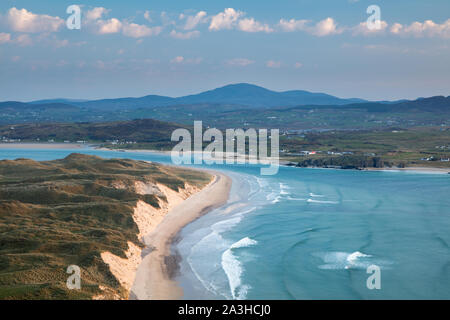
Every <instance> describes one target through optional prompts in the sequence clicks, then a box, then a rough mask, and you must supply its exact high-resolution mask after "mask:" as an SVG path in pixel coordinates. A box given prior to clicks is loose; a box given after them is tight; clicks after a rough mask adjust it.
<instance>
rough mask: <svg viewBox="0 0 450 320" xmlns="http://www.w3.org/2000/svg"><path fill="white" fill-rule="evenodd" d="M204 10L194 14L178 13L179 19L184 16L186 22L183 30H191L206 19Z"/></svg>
mask: <svg viewBox="0 0 450 320" xmlns="http://www.w3.org/2000/svg"><path fill="white" fill-rule="evenodd" d="M206 15H207V14H206V12H205V11H199V12H198V13H197V14H196V15H195V16H187V17H186V16H185V15H183V14H181V15H180V19H184V18H186V24H185V25H184V30H192V29H195V27H197V25H198V24H200V23H204V22H206V21H207V19H206Z"/></svg>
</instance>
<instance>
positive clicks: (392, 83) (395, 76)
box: [0, 0, 450, 101]
mask: <svg viewBox="0 0 450 320" xmlns="http://www.w3.org/2000/svg"><path fill="white" fill-rule="evenodd" d="M72 4H77V5H80V7H81V9H82V20H81V21H82V25H81V30H68V29H67V27H66V24H65V20H66V19H67V17H68V16H69V15H68V14H66V8H67V7H68V6H69V5H72ZM372 4H375V5H378V6H379V7H380V9H381V23H380V29H378V30H369V29H368V28H367V25H366V23H365V22H366V20H367V18H368V17H369V15H368V14H367V13H366V9H367V7H368V6H369V5H372ZM238 82H249V83H254V84H257V85H261V86H264V87H267V88H269V89H273V90H280V91H282V90H292V89H303V90H309V91H314V92H326V93H329V94H333V95H337V96H339V97H359V98H366V99H371V100H385V99H401V98H416V97H421V96H432V95H449V94H450V90H449V89H450V1H448V0H434V1H418V0H395V1H393V0H387V1H382V0H379V1H376V0H370V1H368V0H297V1H287V0H278V1H264V0H261V1H250V0H246V1H243V0H240V1H186V0H184V1H142V0H141V1H137V0H127V1H117V0H108V1H104V0H97V1H84V2H82V3H76V2H73V1H61V0H53V1H48V0H47V1H42V0H41V1H35V0H27V1H20V0H19V1H12V0H2V1H1V2H0V100H2V101H4V100H21V101H29V100H35V99H43V98H56V97H67V98H83V99H94V98H110V97H125V96H143V95H147V94H161V95H169V96H181V95H185V94H191V93H197V92H200V91H204V90H208V89H212V88H215V87H218V86H222V85H226V84H229V83H238Z"/></svg>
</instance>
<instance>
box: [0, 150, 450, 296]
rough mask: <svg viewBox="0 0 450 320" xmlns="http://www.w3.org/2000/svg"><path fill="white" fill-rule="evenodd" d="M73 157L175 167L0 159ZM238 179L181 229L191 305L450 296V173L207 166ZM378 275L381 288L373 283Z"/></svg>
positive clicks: (143, 156)
mask: <svg viewBox="0 0 450 320" xmlns="http://www.w3.org/2000/svg"><path fill="white" fill-rule="evenodd" d="M71 152H80V153H86V154H94V155H98V156H102V157H109V158H111V157H117V158H131V159H139V160H149V161H157V162H161V163H170V157H169V156H167V155H162V154H152V153H147V152H141V153H139V152H127V153H123V152H113V151H101V150H94V149H90V148H85V149H76V150H67V149H65V150H39V149H33V150H23V149H20V150H18V149H0V159H16V158H31V159H35V160H51V159H58V158H63V157H65V156H66V155H68V154H70V153H71ZM206 167H207V168H213V169H219V170H222V171H223V172H224V173H226V174H228V175H229V176H230V177H232V179H233V187H232V191H231V195H230V200H229V202H228V203H227V205H226V206H224V207H222V208H219V209H217V210H214V211H213V212H210V213H208V214H207V215H205V216H203V217H202V218H200V219H198V220H196V221H194V222H193V223H191V224H190V225H188V226H187V227H186V228H184V229H183V230H182V232H181V234H180V235H181V237H180V240H179V241H178V242H177V243H176V244H175V245H174V246H173V248H172V249H173V251H174V252H175V251H176V252H178V253H179V254H180V255H181V257H182V262H181V266H180V271H181V272H180V275H179V276H178V278H177V280H178V281H179V282H180V284H181V285H182V287H183V289H184V294H185V298H188V299H203V298H209V299H450V175H446V174H426V173H411V172H386V171H382V172H372V171H353V170H332V169H304V168H292V167H280V170H279V173H278V174H277V175H274V176H261V175H260V174H259V167H258V166H254V165H222V166H206ZM371 265H375V266H378V267H379V269H380V278H379V280H380V284H381V288H380V289H372V290H370V289H369V288H368V287H367V285H366V281H367V278H368V277H369V276H371V274H369V273H367V268H368V267H369V266H371Z"/></svg>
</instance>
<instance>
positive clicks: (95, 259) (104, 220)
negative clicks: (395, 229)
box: [0, 154, 210, 299]
mask: <svg viewBox="0 0 450 320" xmlns="http://www.w3.org/2000/svg"><path fill="white" fill-rule="evenodd" d="M136 181H142V182H145V183H161V184H163V185H166V186H167V187H169V188H171V189H173V190H177V191H178V190H179V189H180V188H183V187H184V185H185V182H187V183H189V184H191V185H196V186H199V187H201V186H203V185H205V184H207V183H208V182H209V181H210V176H209V175H208V174H206V173H204V172H200V171H192V170H185V169H181V168H172V167H166V166H162V165H159V164H155V163H147V162H144V161H133V160H124V159H108V160H105V159H102V158H99V157H95V156H87V155H81V154H71V155H69V156H68V157H66V158H65V159H62V160H55V161H47V162H36V161H33V160H27V159H18V160H13V161H11V160H4V161H0V299H91V298H92V297H93V296H95V295H97V294H100V293H102V292H101V290H100V289H99V286H103V287H106V288H108V290H107V292H109V293H110V294H111V297H112V295H118V296H121V297H125V294H126V293H125V291H124V289H123V288H122V287H121V286H120V284H119V283H118V281H117V280H116V279H115V277H114V276H113V275H112V274H111V273H110V271H109V268H108V266H107V265H106V264H105V263H104V262H103V261H102V259H101V257H100V254H101V252H104V251H110V252H112V253H113V254H115V255H118V256H121V257H125V251H126V250H127V249H128V246H127V241H131V242H133V243H135V244H137V245H139V246H141V243H140V242H139V240H138V239H137V236H136V235H137V234H138V228H137V225H136V224H135V222H134V220H133V218H132V213H133V208H134V206H135V205H136V202H137V201H138V200H143V201H145V202H146V203H148V204H150V205H152V206H154V207H158V206H159V202H160V201H167V200H166V199H165V197H163V196H162V195H158V194H146V195H141V194H138V193H137V192H136V190H135V189H134V184H135V182H136ZM118 186H120V187H118ZM72 264H74V265H78V266H79V267H80V268H81V282H82V286H81V290H69V289H67V287H66V280H67V278H68V276H69V274H67V273H66V269H67V267H68V266H69V265H72ZM103 293H104V292H103Z"/></svg>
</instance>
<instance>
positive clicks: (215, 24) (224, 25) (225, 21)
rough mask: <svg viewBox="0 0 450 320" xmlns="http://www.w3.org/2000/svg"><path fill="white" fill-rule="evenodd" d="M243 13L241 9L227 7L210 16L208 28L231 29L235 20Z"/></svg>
mask: <svg viewBox="0 0 450 320" xmlns="http://www.w3.org/2000/svg"><path fill="white" fill-rule="evenodd" d="M243 15H244V13H243V12H241V11H236V10H234V9H233V8H227V9H225V10H224V11H223V12H220V13H218V14H217V15H215V16H213V17H212V18H211V23H210V25H209V30H222V29H232V28H233V27H234V26H235V25H236V22H237V20H238V19H239V18H240V17H241V16H243Z"/></svg>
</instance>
